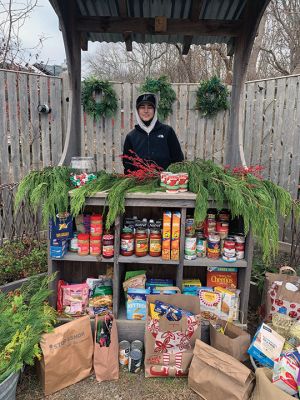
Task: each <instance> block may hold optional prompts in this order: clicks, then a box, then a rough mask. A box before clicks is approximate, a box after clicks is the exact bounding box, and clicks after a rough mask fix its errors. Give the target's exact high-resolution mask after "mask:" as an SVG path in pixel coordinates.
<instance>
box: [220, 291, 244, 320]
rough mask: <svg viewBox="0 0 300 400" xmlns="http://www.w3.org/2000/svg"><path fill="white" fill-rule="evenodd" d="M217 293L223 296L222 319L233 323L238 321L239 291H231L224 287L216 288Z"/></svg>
mask: <svg viewBox="0 0 300 400" xmlns="http://www.w3.org/2000/svg"><path fill="white" fill-rule="evenodd" d="M215 292H217V293H220V294H221V295H222V303H221V313H220V317H221V319H223V320H225V321H233V320H236V319H238V303H239V293H240V291H239V290H234V291H230V290H228V289H224V288H222V287H215Z"/></svg>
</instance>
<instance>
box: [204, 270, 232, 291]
mask: <svg viewBox="0 0 300 400" xmlns="http://www.w3.org/2000/svg"><path fill="white" fill-rule="evenodd" d="M206 284H207V286H212V287H216V286H219V287H222V288H224V289H236V288H237V268H227V267H224V268H222V267H208V268H207V282H206Z"/></svg>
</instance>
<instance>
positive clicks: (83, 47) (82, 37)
mask: <svg viewBox="0 0 300 400" xmlns="http://www.w3.org/2000/svg"><path fill="white" fill-rule="evenodd" d="M80 48H81V50H82V51H88V38H87V34H86V33H85V32H81V34H80Z"/></svg>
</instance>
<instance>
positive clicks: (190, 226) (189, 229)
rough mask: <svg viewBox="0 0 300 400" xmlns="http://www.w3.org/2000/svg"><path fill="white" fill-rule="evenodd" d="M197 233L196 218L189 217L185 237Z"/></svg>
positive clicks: (186, 221) (186, 222)
mask: <svg viewBox="0 0 300 400" xmlns="http://www.w3.org/2000/svg"><path fill="white" fill-rule="evenodd" d="M194 233H195V227H194V218H191V217H188V218H187V219H186V220H185V236H191V235H193V234H194Z"/></svg>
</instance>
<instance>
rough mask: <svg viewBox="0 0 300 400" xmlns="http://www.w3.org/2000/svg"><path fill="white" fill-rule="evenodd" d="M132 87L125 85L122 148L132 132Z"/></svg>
mask: <svg viewBox="0 0 300 400" xmlns="http://www.w3.org/2000/svg"><path fill="white" fill-rule="evenodd" d="M130 103H131V85H130V83H124V84H123V121H124V129H122V148H123V146H124V141H125V138H126V135H127V134H128V133H129V132H130V131H131V121H130V119H131V105H130ZM134 118H135V116H134Z"/></svg>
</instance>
